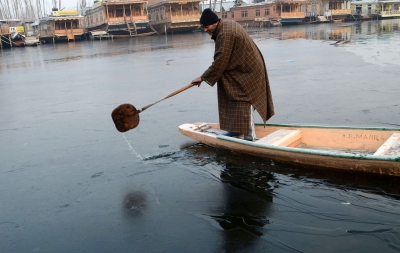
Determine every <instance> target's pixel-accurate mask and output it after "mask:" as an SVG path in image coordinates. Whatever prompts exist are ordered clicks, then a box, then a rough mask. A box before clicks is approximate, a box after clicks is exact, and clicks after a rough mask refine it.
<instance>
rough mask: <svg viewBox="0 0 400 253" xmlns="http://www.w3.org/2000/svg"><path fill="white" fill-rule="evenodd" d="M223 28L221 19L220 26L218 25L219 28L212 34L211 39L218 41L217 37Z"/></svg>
mask: <svg viewBox="0 0 400 253" xmlns="http://www.w3.org/2000/svg"><path fill="white" fill-rule="evenodd" d="M221 27H222V20H221V19H219V20H218V25H217V27H216V28H215V30H214V32H213V34H212V36H211V39H213V40H214V41H215V40H216V39H217V35H218V32H219V30H220V28H221Z"/></svg>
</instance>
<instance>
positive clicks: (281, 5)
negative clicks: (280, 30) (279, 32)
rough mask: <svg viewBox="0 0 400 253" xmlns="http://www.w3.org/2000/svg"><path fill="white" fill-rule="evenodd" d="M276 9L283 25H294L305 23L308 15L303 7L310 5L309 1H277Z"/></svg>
mask: <svg viewBox="0 0 400 253" xmlns="http://www.w3.org/2000/svg"><path fill="white" fill-rule="evenodd" d="M275 3H276V9H277V12H278V15H279V16H280V22H281V23H282V25H294V24H299V23H301V22H303V20H304V18H305V16H306V13H305V12H304V11H301V6H306V5H308V3H309V2H308V0H276V2H275Z"/></svg>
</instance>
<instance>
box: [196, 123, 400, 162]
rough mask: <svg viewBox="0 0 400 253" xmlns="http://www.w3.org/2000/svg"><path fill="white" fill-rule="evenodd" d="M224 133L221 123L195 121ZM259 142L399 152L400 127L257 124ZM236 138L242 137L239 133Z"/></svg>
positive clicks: (358, 151)
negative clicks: (220, 127) (220, 126)
mask: <svg viewBox="0 0 400 253" xmlns="http://www.w3.org/2000/svg"><path fill="white" fill-rule="evenodd" d="M195 125H197V126H198V129H199V130H202V129H203V130H204V131H206V132H210V133H214V134H217V135H218V134H223V131H222V130H220V129H219V124H195ZM255 129H256V136H257V139H256V140H255V142H256V143H261V144H268V145H274V146H281V147H291V148H303V149H314V150H323V151H330V152H338V153H350V154H368V155H376V156H400V129H393V130H392V129H383V128H382V129H379V128H348V127H318V126H289V125H288V126H285V125H266V127H264V125H256V126H255ZM237 138H241V136H238V137H237Z"/></svg>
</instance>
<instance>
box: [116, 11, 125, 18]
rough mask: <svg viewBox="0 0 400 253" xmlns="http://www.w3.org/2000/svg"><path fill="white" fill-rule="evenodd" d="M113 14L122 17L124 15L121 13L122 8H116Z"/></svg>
mask: <svg viewBox="0 0 400 253" xmlns="http://www.w3.org/2000/svg"><path fill="white" fill-rule="evenodd" d="M115 16H116V17H123V16H124V15H123V12H122V9H117V11H116V12H115Z"/></svg>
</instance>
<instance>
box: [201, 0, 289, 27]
mask: <svg viewBox="0 0 400 253" xmlns="http://www.w3.org/2000/svg"><path fill="white" fill-rule="evenodd" d="M204 7H205V8H209V5H206V4H205V6H204ZM214 7H215V12H216V13H217V14H218V16H219V17H220V18H222V19H230V20H234V21H236V22H238V23H239V24H241V25H242V26H244V27H264V26H280V25H281V23H280V22H279V19H280V17H279V15H278V13H277V11H276V5H275V3H274V2H271V1H269V2H261V3H255V4H237V3H236V2H226V3H222V4H221V2H219V3H216V4H215V5H214Z"/></svg>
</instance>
